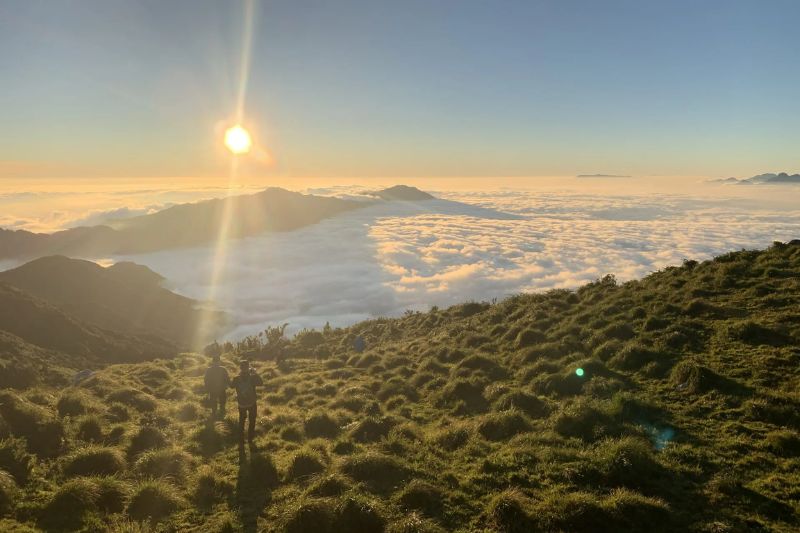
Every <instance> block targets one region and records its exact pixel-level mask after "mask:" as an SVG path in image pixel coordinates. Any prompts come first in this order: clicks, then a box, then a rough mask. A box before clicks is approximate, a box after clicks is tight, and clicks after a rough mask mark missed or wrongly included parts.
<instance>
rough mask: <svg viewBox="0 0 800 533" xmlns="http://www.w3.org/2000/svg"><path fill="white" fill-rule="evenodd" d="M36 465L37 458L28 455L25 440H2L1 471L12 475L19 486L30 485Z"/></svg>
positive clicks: (0, 453) (0, 452)
mask: <svg viewBox="0 0 800 533" xmlns="http://www.w3.org/2000/svg"><path fill="white" fill-rule="evenodd" d="M35 464H36V458H35V457H34V456H33V455H31V454H30V453H28V451H27V449H26V446H25V441H24V440H23V439H20V438H14V437H9V438H7V439H3V440H0V470H5V471H6V472H8V473H9V474H11V476H12V477H13V478H14V480H15V481H16V482H17V484H18V485H20V486H23V485H26V484H27V483H28V479H29V478H30V476H31V472H32V471H33V467H34V465H35Z"/></svg>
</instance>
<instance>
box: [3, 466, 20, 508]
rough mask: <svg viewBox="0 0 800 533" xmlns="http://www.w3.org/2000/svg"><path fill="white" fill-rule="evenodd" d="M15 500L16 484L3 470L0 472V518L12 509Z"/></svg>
mask: <svg viewBox="0 0 800 533" xmlns="http://www.w3.org/2000/svg"><path fill="white" fill-rule="evenodd" d="M16 499H17V484H16V482H14V478H13V477H12V476H11V474H9V473H8V472H6V471H5V470H0V517H2V516H5V515H6V514H8V513H9V512H10V511H11V510H12V509H14V502H15V500H16Z"/></svg>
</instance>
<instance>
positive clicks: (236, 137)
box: [225, 124, 253, 154]
mask: <svg viewBox="0 0 800 533" xmlns="http://www.w3.org/2000/svg"><path fill="white" fill-rule="evenodd" d="M225 146H227V147H228V150H230V151H231V152H233V153H234V154H246V153H247V152H249V151H250V148H251V147H252V146H253V140H252V139H251V138H250V133H249V132H248V131H247V130H246V129H244V128H243V127H242V126H240V125H239V124H237V125H235V126H231V127H230V128H228V129H227V130H225Z"/></svg>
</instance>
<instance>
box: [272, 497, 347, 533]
mask: <svg viewBox="0 0 800 533" xmlns="http://www.w3.org/2000/svg"><path fill="white" fill-rule="evenodd" d="M335 516H336V514H335V509H334V507H333V504H332V503H331V501H330V500H327V499H325V500H306V501H303V502H301V503H300V505H298V506H297V507H295V508H294V509H292V511H291V512H290V514H289V516H288V517H287V519H286V522H285V525H284V528H285V531H286V533H333V531H334V529H333V523H334V520H335Z"/></svg>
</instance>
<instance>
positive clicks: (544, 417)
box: [0, 245, 800, 533]
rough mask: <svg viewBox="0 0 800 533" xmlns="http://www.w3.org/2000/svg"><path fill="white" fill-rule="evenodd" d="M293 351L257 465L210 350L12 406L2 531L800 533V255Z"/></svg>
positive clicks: (720, 263)
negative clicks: (224, 410) (223, 397)
mask: <svg viewBox="0 0 800 533" xmlns="http://www.w3.org/2000/svg"><path fill="white" fill-rule="evenodd" d="M357 334H358V335H362V336H363V337H364V338H365V339H366V341H367V347H368V348H367V350H366V351H365V352H364V353H362V354H356V353H355V352H353V351H352V350H351V349H350V348H349V347H350V345H351V342H352V339H353V337H354V336H355V335H357ZM287 351H288V352H289V353H290V354H292V355H294V357H289V358H288V359H287V360H286V362H284V363H282V364H281V365H280V366H279V367H276V365H275V364H274V363H273V362H271V361H265V362H257V363H256V367H257V369H258V370H259V372H260V373H261V375H262V376H263V377H264V379H265V383H266V392H265V393H264V394H262V401H261V403H260V406H261V412H260V416H261V419H260V420H259V426H258V431H259V436H258V439H257V443H258V448H259V449H258V450H256V451H250V450H247V451H245V453H244V455H243V456H241V457H240V455H239V452H238V451H237V448H236V445H235V440H236V439H235V431H234V426H235V420H234V417H233V411H232V405H230V404H229V412H228V417H227V418H226V419H225V420H223V421H219V422H216V423H210V422H208V420H207V411H206V409H205V408H204V407H203V406H202V404H201V401H202V400H201V393H202V386H201V383H202V373H203V371H204V368H205V366H206V364H207V358H205V357H203V356H200V355H194V354H186V355H183V356H181V357H179V358H177V359H174V360H171V361H157V362H151V363H141V364H137V365H115V366H111V367H108V368H106V369H105V370H103V371H101V372H99V373H98V374H97V375H95V376H94V377H93V378H91V379H90V380H88V381H87V382H85V383H84V384H83V385H82V386H81V387H79V388H77V389H67V390H63V391H57V390H49V389H33V390H29V391H26V392H24V393H10V392H0V414H1V415H2V417H3V418H2V419H0V436H2V435H3V434H16V435H19V436H22V437H27V438H28V439H29V441H28V447H29V448H30V450H31V451H33V452H36V455H35V456H33V457H29V456H28V455H26V453H27V452H24V451H23V450H22V449H21V447H24V445H25V442H24V441H22V440H19V439H18V440H6V441H3V443H2V445H0V469H5V470H8V471H9V472H11V473H12V474H14V473H16V475H14V476H13V477H14V478H16V479H15V481H12V482H9V481H8V479H9V476H3V475H2V474H0V489H2V490H0V513H3V512H4V511H3V507H4V504H3V501H4V496H3V494H6V495H7V496H6V497H5V500H6V501H10V503H7V504H6V505H5V508H6V509H5V513H6V514H7V515H8V516H9V517H10V518H7V519H6V521H5V522H0V529H3V528H6V529H10V528H12V525H13V526H14V527H16V524H17V522H19V523H26V524H28V525H30V526H34V525H37V524H38V526H39V527H44V528H47V529H51V530H57V529H58V528H60V527H67V528H80V527H85V528H86V529H87V530H96V529H98V528H99V527H101V526H100V524H102V523H104V522H107V523H111V524H113V525H112V528H114V529H116V530H118V531H141V530H147V528H148V527H151V528H152V529H155V530H181V531H214V530H220V531H225V530H228V531H230V530H240V529H244V530H249V531H255V530H256V529H260V530H267V531H270V530H278V531H280V530H288V531H294V532H302V531H313V532H314V533H324V532H326V531H347V530H351V531H380V530H382V529H383V528H384V527H385V528H387V529H389V530H391V531H409V532H410V531H437V530H452V531H537V530H541V531H624V530H634V531H643V530H648V531H659V530H664V531H680V530H694V531H715V532H724V531H742V530H774V531H790V530H797V528H798V527H800V523H798V520H797V517H796V515H797V513H798V511H800V468H799V467H800V434H798V430H799V429H800V411H799V410H798V408H799V407H800V385H799V384H800V380H798V378H799V377H800V375H799V374H800V370H799V369H800V365H798V363H799V362H800V246H797V245H791V246H787V245H776V246H773V247H772V248H770V249H768V250H766V251H763V252H737V253H731V254H728V255H725V256H722V257H720V258H717V259H716V260H714V261H707V262H704V263H700V264H696V263H694V262H688V263H686V264H685V265H684V266H683V267H680V268H669V269H666V270H665V271H662V272H658V273H656V274H653V275H651V276H648V277H647V278H645V279H643V280H641V281H633V282H629V283H625V284H623V285H617V284H615V283H614V282H613V280H611V279H604V280H600V281H598V282H596V283H593V284H590V285H587V286H584V287H582V288H581V289H579V290H578V291H575V292H569V291H552V292H549V293H546V294H539V295H522V296H516V297H513V298H510V299H508V300H505V301H503V302H499V303H497V304H494V305H489V304H478V303H468V304H463V305H460V306H456V307H453V308H450V309H447V310H433V311H431V312H429V313H422V314H418V313H416V314H408V315H407V316H405V317H403V318H400V319H381V320H373V321H368V322H364V323H360V324H357V325H355V326H353V327H351V328H348V329H345V330H334V331H330V332H327V333H326V334H325V335H317V334H314V335H308V334H306V335H302V336H300V337H299V338H297V339H296V340H295V341H293V343H292V344H291V345H290V346H289V347H288V350H287ZM302 356H307V357H302ZM223 359H224V360H225V361H226V364H228V366H229V367H230V368H231V370H232V369H233V367H234V363H235V360H236V356H234V355H232V354H229V355H226V356H224V357H223ZM579 367H580V368H582V369H583V370H584V375H583V377H578V376H577V375H576V373H575V370H576V369H577V368H579ZM264 397H265V398H264ZM264 399H265V400H266V402H264ZM265 403H266V406H267V407H266V408H264V404H265ZM54 426H60V427H61V428H62V430H63V432H64V435H65V440H64V444H63V445H61V446H62V447H61V448H59V445H60V441H61V435H60V434H59V431H58V429H57V428H56V427H54ZM31 428H33V429H31ZM32 442H35V443H36V444H31V443H32ZM30 465H33V468H32V470H31V471H29V468H28V467H29V466H30ZM108 476H110V477H108ZM4 479H5V481H3V480H4ZM14 486H16V488H14ZM3 487H6V488H5V489H3ZM67 510H68V512H66V511H67ZM147 516H154V517H156V518H154V519H153V520H152V521H151V522H150V523H149V524H150V525H149V526H148V525H147V524H145V525H142V526H141V527H139V526H136V525H135V524H133V523H132V522H130V520H134V519H145V518H146V517H147ZM159 517H162V518H160V519H159ZM19 527H22V526H19ZM137 527H139V528H138V529H137ZM437 528H441V529H437Z"/></svg>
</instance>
